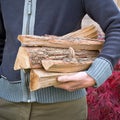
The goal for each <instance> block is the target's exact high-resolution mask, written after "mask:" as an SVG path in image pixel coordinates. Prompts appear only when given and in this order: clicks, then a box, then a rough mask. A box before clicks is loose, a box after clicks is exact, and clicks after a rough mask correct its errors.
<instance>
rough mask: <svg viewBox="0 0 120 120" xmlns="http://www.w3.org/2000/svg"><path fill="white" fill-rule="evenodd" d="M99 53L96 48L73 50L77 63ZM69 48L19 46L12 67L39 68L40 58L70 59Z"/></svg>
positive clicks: (90, 58) (16, 68) (91, 58)
mask: <svg viewBox="0 0 120 120" xmlns="http://www.w3.org/2000/svg"><path fill="white" fill-rule="evenodd" d="M98 54H99V51H98V50H95V51H89V50H75V57H76V59H77V61H79V63H80V62H81V61H85V60H86V61H89V60H93V58H95V57H96V56H97V55H98ZM71 55H72V54H71V52H70V50H69V49H60V48H49V47H20V48H19V50H18V54H17V57H16V61H15V65H14V69H15V70H18V69H31V68H41V67H42V65H41V60H63V61H71V59H72V58H73V57H72V56H71Z"/></svg>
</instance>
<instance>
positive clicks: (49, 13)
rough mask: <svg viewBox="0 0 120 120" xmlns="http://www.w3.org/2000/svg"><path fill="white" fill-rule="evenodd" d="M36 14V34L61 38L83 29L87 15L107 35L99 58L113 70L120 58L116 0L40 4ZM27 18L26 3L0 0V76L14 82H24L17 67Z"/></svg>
mask: <svg viewBox="0 0 120 120" xmlns="http://www.w3.org/2000/svg"><path fill="white" fill-rule="evenodd" d="M35 12H36V13H35V24H34V34H35V35H44V34H52V35H58V36H60V35H64V34H66V33H69V32H72V31H74V30H77V29H79V28H80V27H81V21H82V19H83V17H84V15H85V14H86V13H87V14H88V15H89V16H90V17H91V18H92V19H93V20H95V21H96V22H97V23H98V24H99V25H100V26H101V28H102V29H103V31H104V32H105V40H106V41H105V45H104V47H103V49H102V51H101V53H100V55H99V56H98V57H102V58H105V59H106V60H108V61H109V62H110V63H111V64H112V66H114V65H115V64H116V62H117V61H118V59H119V58H120V12H119V10H118V9H117V7H116V5H115V4H114V3H113V0H104V1H101V0H92V1H91V0H71V1H70V0H63V1H60V0H52V2H51V0H38V1H37V6H36V11H35ZM23 14H24V0H15V1H14V2H11V0H0V64H1V66H0V75H2V76H4V78H5V79H8V80H9V81H14V82H15V81H18V82H19V81H20V79H21V78H20V72H19V71H14V70H13V66H14V62H15V58H16V54H17V51H18V48H19V46H20V43H19V41H18V40H17V36H18V35H19V34H22V26H23ZM30 19H31V18H30ZM28 34H29V33H28ZM3 50H4V52H3Z"/></svg>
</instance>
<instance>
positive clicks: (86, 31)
mask: <svg viewBox="0 0 120 120" xmlns="http://www.w3.org/2000/svg"><path fill="white" fill-rule="evenodd" d="M62 37H73V38H74V37H75V38H76V37H83V38H91V39H97V37H98V30H97V28H96V26H94V25H90V26H88V27H84V28H82V29H80V30H77V31H74V32H71V33H68V34H66V35H64V36H62Z"/></svg>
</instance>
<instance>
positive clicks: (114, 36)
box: [83, 0, 120, 86]
mask: <svg viewBox="0 0 120 120" xmlns="http://www.w3.org/2000/svg"><path fill="white" fill-rule="evenodd" d="M83 2H84V8H85V11H86V13H87V14H88V15H89V16H90V17H91V18H92V19H93V20H94V21H96V22H97V23H98V24H99V25H100V27H101V28H102V30H103V31H104V33H105V43H104V46H103V48H102V50H101V52H100V54H99V56H98V58H97V59H96V60H95V61H94V62H93V64H92V65H91V67H90V68H89V69H88V71H87V73H88V74H89V75H90V76H91V77H93V78H94V79H95V80H96V83H97V86H100V85H101V84H102V83H103V82H104V81H105V80H106V79H107V78H108V77H109V76H110V75H111V74H112V70H113V67H114V65H115V64H116V63H117V61H118V60H119V58H120V12H119V9H118V8H117V6H116V5H115V3H114V1H113V0H102V1H101V0H92V2H91V1H90V0H89V1H88V0H83Z"/></svg>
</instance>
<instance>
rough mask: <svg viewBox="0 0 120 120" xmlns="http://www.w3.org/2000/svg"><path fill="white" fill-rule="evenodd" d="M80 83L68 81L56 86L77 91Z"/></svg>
mask: <svg viewBox="0 0 120 120" xmlns="http://www.w3.org/2000/svg"><path fill="white" fill-rule="evenodd" d="M80 86H81V85H80V84H79V82H72V81H71V82H66V83H61V84H59V85H57V86H55V87H56V88H60V89H64V90H67V91H70V92H71V91H75V90H77V89H79V88H80Z"/></svg>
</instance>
